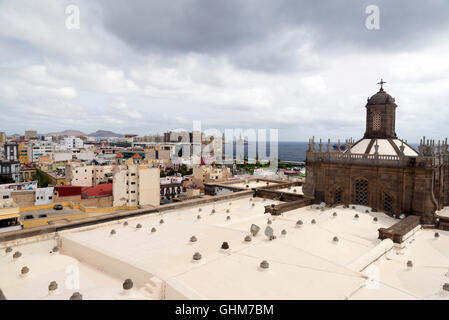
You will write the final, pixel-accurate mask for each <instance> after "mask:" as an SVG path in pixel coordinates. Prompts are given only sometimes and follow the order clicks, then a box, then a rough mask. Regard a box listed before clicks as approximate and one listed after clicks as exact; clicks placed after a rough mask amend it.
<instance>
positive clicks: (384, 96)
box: [363, 80, 397, 139]
mask: <svg viewBox="0 0 449 320" xmlns="http://www.w3.org/2000/svg"><path fill="white" fill-rule="evenodd" d="M384 83H386V82H384V81H383V80H381V81H380V82H379V84H380V90H379V92H377V93H376V94H375V95H374V96H372V97H371V98H369V99H368V102H367V104H366V131H365V135H364V136H363V138H364V139H373V138H375V139H397V136H396V131H395V121H396V108H397V105H396V104H395V101H394V98H393V97H392V96H390V95H389V94H388V93H386V92H385V91H384V89H383V85H384Z"/></svg>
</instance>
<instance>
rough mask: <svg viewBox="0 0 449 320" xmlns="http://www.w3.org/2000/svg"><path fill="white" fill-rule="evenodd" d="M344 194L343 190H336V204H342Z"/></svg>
mask: <svg viewBox="0 0 449 320" xmlns="http://www.w3.org/2000/svg"><path fill="white" fill-rule="evenodd" d="M342 194H343V192H342V190H341V188H340V187H337V188H336V189H335V198H334V199H335V203H342Z"/></svg>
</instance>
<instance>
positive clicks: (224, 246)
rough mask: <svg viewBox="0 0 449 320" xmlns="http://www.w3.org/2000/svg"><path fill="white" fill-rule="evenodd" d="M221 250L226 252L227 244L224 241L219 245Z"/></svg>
mask: <svg viewBox="0 0 449 320" xmlns="http://www.w3.org/2000/svg"><path fill="white" fill-rule="evenodd" d="M221 249H223V250H228V249H229V243H227V242H226V241H225V242H223V243H222V244H221Z"/></svg>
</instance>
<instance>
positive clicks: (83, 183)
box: [65, 162, 114, 187]
mask: <svg viewBox="0 0 449 320" xmlns="http://www.w3.org/2000/svg"><path fill="white" fill-rule="evenodd" d="M113 168H114V166H113V165H108V166H97V165H83V164H82V163H77V162H72V163H69V164H67V165H66V169H65V173H66V183H67V184H68V185H72V186H80V187H91V186H96V185H97V184H100V183H102V182H108V180H109V179H112V176H113Z"/></svg>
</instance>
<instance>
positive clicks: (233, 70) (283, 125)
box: [0, 0, 449, 141]
mask: <svg viewBox="0 0 449 320" xmlns="http://www.w3.org/2000/svg"><path fill="white" fill-rule="evenodd" d="M69 5H76V6H77V7H78V8H79V21H80V24H79V26H80V28H79V29H70V28H67V27H66V22H67V19H68V18H71V17H72V15H70V13H71V12H72V11H70V12H69V14H67V13H66V9H67V6H69ZM369 5H377V6H378V7H379V10H380V21H379V27H380V29H378V30H370V29H368V28H367V27H366V19H367V18H368V17H369V16H370V14H367V13H366V8H367V7H368V6H369ZM70 21H72V22H73V20H69V22H70ZM448 57H449V1H447V0H427V1H422V0H407V1H391V0H385V1H376V0H370V1H364V0H339V1H306V0H170V1H161V0H159V1H152V0H132V1H130V0H128V1H122V0H104V1H101V0H86V1H81V0H80V1H77V0H70V1H55V0H48V1H46V0H39V1H35V0H28V1H22V0H0V131H5V132H6V133H7V134H14V133H20V134H23V131H24V130H26V129H35V130H38V131H39V132H40V133H47V132H54V131H60V130H65V129H75V130H81V131H84V132H87V133H89V132H92V131H95V130H97V129H104V130H113V131H116V132H120V133H137V134H151V133H158V132H159V133H161V132H164V131H167V130H169V129H176V128H185V129H191V128H192V121H194V120H201V122H202V127H203V129H207V128H217V129H219V130H224V129H225V128H242V129H248V128H256V129H259V128H267V129H268V128H277V129H279V136H280V140H299V141H306V140H307V139H308V138H309V137H311V136H316V137H322V138H328V137H330V138H332V139H336V138H343V139H344V138H348V137H351V136H352V137H354V138H359V137H360V136H361V135H363V132H364V125H365V123H364V122H365V108H364V104H365V102H366V99H367V97H368V96H370V95H373V94H374V93H375V92H376V91H377V90H378V87H379V86H378V85H377V82H378V81H379V80H380V78H381V77H382V78H384V79H385V80H386V81H387V84H386V85H385V88H386V90H387V92H389V93H390V94H391V95H392V96H394V97H395V98H396V102H397V103H398V105H399V108H398V109H397V128H396V131H397V133H398V134H399V135H400V136H401V137H403V138H404V139H408V140H409V141H419V139H420V137H421V136H422V135H426V136H431V137H434V138H435V139H439V138H442V137H445V136H448V135H449V133H448V126H447V123H448V120H449V76H448V74H449V58H448Z"/></svg>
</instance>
